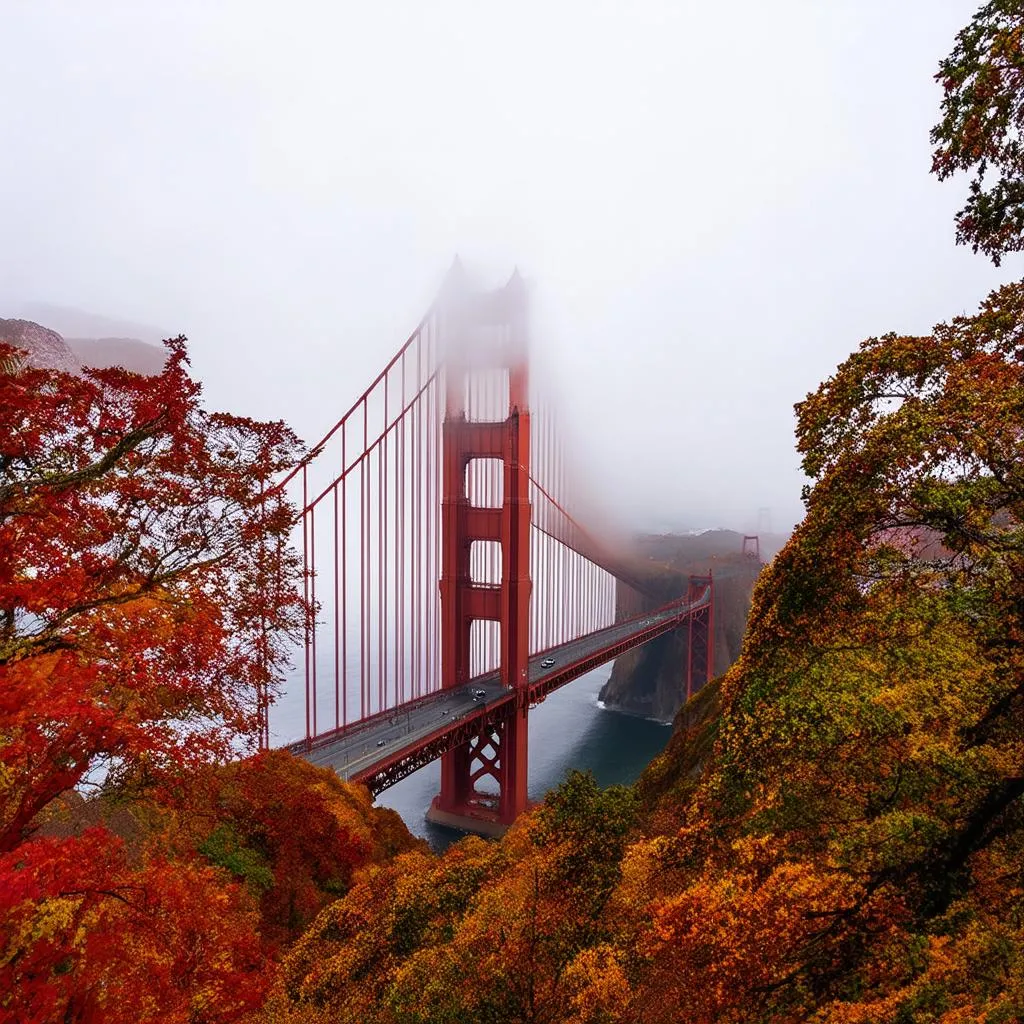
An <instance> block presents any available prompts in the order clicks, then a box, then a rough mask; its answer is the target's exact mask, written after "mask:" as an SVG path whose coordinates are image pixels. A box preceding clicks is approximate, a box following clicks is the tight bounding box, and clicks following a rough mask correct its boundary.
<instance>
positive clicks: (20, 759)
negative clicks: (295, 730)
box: [0, 338, 303, 1021]
mask: <svg viewBox="0 0 1024 1024" xmlns="http://www.w3.org/2000/svg"><path fill="white" fill-rule="evenodd" d="M167 348H168V355H167V362H166V365H165V367H164V370H163V372H162V373H161V374H159V375H158V376H154V377H142V376H139V375H137V374H133V373H129V372H127V371H125V370H121V369H107V370H91V371H87V372H85V373H83V374H81V375H72V374H68V373H63V372H60V371H56V370H47V369H39V368H34V367H32V366H31V365H29V364H28V363H26V362H23V361H22V360H20V359H17V358H9V357H10V356H11V354H12V350H11V349H10V348H7V347H0V366H2V367H3V370H2V371H0V891H2V892H3V893H4V897H5V905H4V908H3V913H4V924H5V926H4V927H3V928H2V929H0V947H2V948H0V965H2V968H3V971H4V982H5V983H4V985H3V986H2V994H0V1014H6V1015H7V1016H8V1017H11V1015H13V1019H17V1020H19V1021H34V1020H40V1021H43V1020H52V1019H64V1020H92V1019H104V1020H106V1019H115V1018H114V1017H113V1016H103V1013H106V1012H107V1011H103V1012H101V1011H100V1010H99V1009H97V1006H98V1005H99V1004H97V1002H96V1000H97V999H99V1000H100V1002H103V1001H104V1000H115V999H117V998H119V997H118V992H120V991H121V990H122V988H123V986H125V985H130V984H135V982H129V976H131V977H133V978H135V979H136V982H138V985H139V986H140V987H138V989H137V991H136V990H133V991H136V995H137V998H135V997H133V998H132V999H128V1000H127V1001H126V1002H124V1003H123V1009H124V1012H125V1013H126V1014H128V1017H126V1018H125V1019H129V1018H130V1016H131V1014H132V1013H134V1014H135V1016H134V1018H131V1019H135V1020H148V1019H160V1020H175V1019H182V1020H184V1019H191V1018H190V1017H189V1015H190V1014H193V1013H194V1011H196V1007H197V1006H199V1005H200V1004H201V1005H202V1006H203V1007H205V1008H204V1009H203V1019H207V1020H217V1019H222V1015H225V1014H226V1016H223V1019H228V1018H229V1017H230V1016H231V1014H237V1013H240V1012H242V1011H243V1010H244V1009H245V1008H246V1007H251V1005H252V999H251V998H250V996H251V995H252V993H253V992H255V991H258V990H260V984H261V983H258V982H254V983H253V984H254V985H255V988H253V987H252V986H249V987H248V988H246V989H245V991H246V992H248V993H249V994H248V995H246V994H245V992H240V990H238V985H239V984H241V982H240V981H239V979H240V978H242V976H243V975H245V976H249V975H254V972H255V974H258V973H259V971H258V969H257V968H256V967H254V966H253V957H254V956H255V954H254V952H253V950H254V949H256V948H257V947H258V941H257V939H256V938H255V931H254V929H253V925H252V920H253V918H252V912H251V908H249V907H248V905H247V904H246V902H245V898H244V896H243V894H242V890H241V889H240V888H239V886H237V885H234V884H233V883H230V882H229V881H228V879H227V878H226V876H224V875H223V874H222V873H221V872H219V871H218V870H217V869H215V868H213V867H210V866H206V867H203V866H201V865H199V864H198V863H190V862H188V860H187V858H185V859H179V860H178V861H168V860H166V858H165V857H163V856H162V855H161V853H160V852H159V851H158V850H144V851H142V852H141V853H138V854H136V856H135V857H134V860H133V859H131V858H128V859H126V855H125V854H124V852H123V850H122V848H121V844H120V841H119V840H118V839H117V837H115V836H112V835H111V834H110V833H109V832H108V831H107V830H105V829H103V828H100V829H99V830H98V831H96V832H94V833H91V834H89V835H88V836H87V835H83V836H81V837H70V838H66V839H54V838H44V837H40V838H33V835H34V833H35V832H36V831H37V829H38V828H39V827H40V825H41V823H42V822H44V821H45V819H46V815H47V812H48V809H50V808H52V807H53V805H54V801H55V799H56V798H57V797H59V796H60V794H62V793H64V792H66V791H68V790H69V789H71V788H73V787H86V788H89V787H92V788H97V787H98V788H102V789H103V790H104V791H105V792H108V793H110V792H119V793H121V794H122V796H125V797H127V796H138V795H139V794H143V793H145V794H147V795H148V796H149V797H150V798H153V799H158V800H159V801H161V802H162V803H163V804H164V805H165V806H168V807H173V806H174V805H175V803H176V802H177V803H180V801H181V800H182V798H183V797H184V795H185V794H186V793H187V789H188V787H187V781H188V779H189V773H190V772H192V771H193V770H194V769H195V768H196V767H197V766H202V765H207V764H210V763H215V762H217V761H218V760H224V759H226V758H227V757H228V756H229V755H232V754H238V753H240V752H242V751H244V750H245V748H246V746H248V745H254V744H255V740H256V737H257V733H258V727H259V724H260V721H261V716H262V714H263V713H265V706H266V701H267V699H268V698H269V696H270V695H271V694H272V692H273V689H274V686H275V684H276V680H277V679H278V678H279V675H280V672H281V669H282V666H283V664H284V661H285V658H286V653H287V650H288V647H289V644H290V643H291V642H292V641H294V639H295V637H296V635H297V630H298V629H299V628H300V626H301V624H302V622H303V606H302V603H301V600H300V597H299V595H298V591H297V588H296V580H297V572H298V569H297V562H296V558H295V555H294V554H293V553H292V552H291V551H290V550H289V548H288V546H287V539H288V535H289V532H290V530H291V528H292V524H293V523H294V520H295V514H294V512H293V510H292V509H291V508H290V507H289V506H288V504H287V503H286V502H285V501H284V500H283V498H282V496H281V495H280V494H279V493H277V492H276V491H275V490H274V489H273V483H274V481H275V479H276V478H277V477H278V475H279V474H280V472H281V471H282V470H284V469H285V468H287V467H290V466H291V465H293V464H294V463H295V461H296V459H297V458H299V457H300V455H301V449H300V446H299V443H298V441H297V439H296V438H295V437H294V435H293V434H292V433H291V431H289V430H288V428H287V427H285V426H284V425H283V424H281V423H259V422H256V421H253V420H250V419H246V418H243V417H238V416H231V415H227V414H222V413H210V412H207V411H206V410H205V409H203V407H202V406H201V404H200V401H199V397H200V389H199V386H198V385H197V384H196V383H195V382H194V381H192V380H191V378H190V377H189V375H188V372H187V358H186V352H185V344H184V339H182V338H179V339H176V340H175V341H172V342H169V343H168V345H167ZM218 888H219V890H220V892H219V895H217V896H216V898H214V896H213V891H214V890H216V889H218ZM207 905H208V909H206V910H204V906H207ZM218 908H219V909H218ZM221 912H223V915H224V916H223V920H221V919H220V918H219V917H218V914H219V913H221ZM207 914H209V915H211V916H212V917H213V918H215V919H216V920H215V921H211V922H210V927H211V928H213V929H214V931H219V933H220V935H221V940H222V941H220V943H219V945H220V951H219V952H218V953H217V954H216V956H214V953H213V949H212V947H211V946H209V945H207V944H206V940H202V939H201V936H200V935H199V934H198V933H196V934H195V940H196V941H197V942H199V945H200V947H202V948H201V950H197V952H196V954H195V955H196V957H197V958H200V959H201V958H202V957H209V958H211V963H210V964H208V965H206V967H203V966H202V965H201V964H198V963H197V965H196V968H195V969H196V970H197V971H198V972H199V974H201V973H202V971H203V970H206V969H207V968H209V970H213V971H215V972H217V971H219V972H221V976H222V977H227V976H233V977H235V978H236V981H235V982H234V983H225V985H224V986H222V987H219V988H218V987H217V986H215V990H216V991H214V990H210V991H209V992H206V994H205V995H202V994H201V992H200V989H202V986H201V985H199V983H198V982H197V983H196V984H195V985H193V984H192V982H191V981H190V980H189V979H190V978H191V977H193V975H192V974H190V973H189V971H190V970H191V968H190V969H189V970H186V969H185V968H184V967H183V966H181V965H180V964H177V962H176V961H175V960H174V956H176V955H177V954H178V953H185V951H186V950H187V948H188V942H186V941H185V939H184V935H185V933H186V932H187V931H188V930H189V929H193V931H194V930H195V928H196V927H197V922H198V921H200V920H201V919H202V918H203V916H205V915H207ZM239 915H240V916H239ZM247 915H248V916H247ZM190 918H194V921H193V922H192V923H190ZM246 922H248V923H246ZM140 929H141V930H140ZM98 930H102V931H103V932H104V933H105V934H107V936H108V940H107V942H106V944H104V941H103V940H102V939H101V937H100V931H98ZM144 936H148V938H144ZM188 941H192V940H188ZM153 943H156V944H157V946H159V945H160V944H161V943H163V944H164V946H165V947H166V949H167V950H168V956H169V957H170V959H168V960H166V961H165V970H164V974H163V975H161V974H160V972H159V971H158V969H157V967H156V959H154V957H155V955H156V954H155V953H153V950H154V949H155V948H156V947H154V945H153ZM216 944H217V943H216V942H214V945H216ZM101 947H102V948H101ZM118 950H120V952H118ZM151 954H152V955H151ZM117 957H121V958H122V960H121V962H122V964H123V966H124V970H125V972H126V973H124V974H123V975H122V974H121V973H120V972H119V970H118V969H115V968H114V967H111V966H110V965H111V964H112V963H113V959H116V958H117ZM111 958H113V959H111ZM133 958H134V960H135V961H137V963H138V965H140V967H139V971H141V973H139V971H135V969H134V968H132V969H129V968H128V966H127V965H128V964H129V962H131V961H132V960H133ZM157 959H158V958H157ZM256 959H257V960H258V959H259V957H258V956H256ZM213 960H216V964H214V963H213V962H212V961H213ZM100 964H106V965H107V966H106V967H104V968H102V969H101V968H100V967H99V966H98V965H100ZM147 965H148V966H147ZM133 971H134V972H135V973H132V972H133ZM238 972H241V973H240V974H239V973H238ZM199 974H196V975H195V977H199ZM147 977H148V978H149V979H150V980H152V982H153V986H154V987H153V988H151V989H150V990H149V994H148V995H147V994H146V991H145V978H147ZM161 977H164V978H165V980H166V985H167V986H169V987H168V988H167V992H176V993H177V995H176V996H175V998H173V999H172V998H170V996H168V997H167V999H166V1000H164V999H162V998H159V997H158V996H157V995H155V994H154V993H156V992H157V991H158V990H159V984H158V980H159V978H161ZM160 983H161V984H162V982H160ZM204 984H205V983H204ZM218 985H219V983H218ZM243 987H244V986H243ZM233 988H234V989H235V991H232V989H233ZM204 991H205V990H204ZM90 993H93V994H92V995H90ZM211 993H212V994H211ZM217 993H219V994H217ZM100 994H102V997H101V995H100ZM197 999H198V1000H200V1004H197V1003H195V1000H197Z"/></svg>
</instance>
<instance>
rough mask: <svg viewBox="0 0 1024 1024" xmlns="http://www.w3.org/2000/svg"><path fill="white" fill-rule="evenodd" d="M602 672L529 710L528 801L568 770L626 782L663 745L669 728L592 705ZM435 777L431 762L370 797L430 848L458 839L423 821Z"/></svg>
mask: <svg viewBox="0 0 1024 1024" xmlns="http://www.w3.org/2000/svg"><path fill="white" fill-rule="evenodd" d="M610 672H611V666H610V665H608V666H603V667H602V668H600V669H597V670H596V671H594V672H590V673H589V674H587V675H585V676H583V677H581V678H580V679H578V680H576V681H575V682H573V683H571V684H570V685H569V686H566V687H564V688H562V689H561V690H558V691H556V692H555V693H553V694H551V695H550V696H549V697H548V698H547V700H545V701H544V702H543V703H542V704H540V705H539V706H537V707H536V708H534V710H533V711H531V712H530V772H529V795H530V799H531V800H542V799H543V797H544V794H545V793H546V792H547V791H548V790H550V789H553V788H554V787H555V786H557V785H559V784H560V783H561V782H563V781H564V780H565V778H566V776H567V775H568V774H569V772H571V771H572V770H573V769H579V770H580V771H591V772H593V774H594V777H595V778H596V779H597V782H598V784H599V785H600V786H611V785H615V784H627V783H631V782H634V781H635V780H636V779H637V778H638V777H639V775H640V773H641V772H642V771H643V770H644V768H645V767H646V766H647V765H648V764H649V763H650V761H651V759H652V758H654V757H655V756H657V755H658V754H659V753H661V751H662V750H663V749H664V748H665V745H666V744H667V743H668V738H669V735H670V734H671V728H670V727H669V726H667V725H663V724H661V723H660V722H652V721H649V720H647V719H643V718H637V717H635V716H632V715H624V714H620V713H619V712H616V711H612V710H606V709H604V708H601V707H600V706H599V705H598V703H597V695H598V693H599V692H600V689H601V686H602V685H603V684H604V682H605V681H606V680H607V678H608V676H609V674H610ZM440 772H441V769H440V764H439V762H436V761H435V762H434V763H433V764H429V765H427V766H426V767H425V768H422V769H420V771H418V772H415V773H414V774H412V775H410V776H409V777H408V778H406V779H403V780H402V781H401V782H399V783H398V784H397V785H395V786H392V787H391V788H390V789H388V790H385V792H383V793H381V795H380V797H379V798H378V803H379V804H380V805H381V806H383V807H391V808H393V809H394V810H396V811H398V813H399V814H401V816H402V818H403V820H404V821H405V823H406V825H407V826H408V827H409V830H410V831H411V832H412V833H413V834H414V835H418V836H422V837H423V838H424V839H426V840H427V842H428V843H429V844H430V846H431V847H432V848H433V849H434V850H437V851H440V850H443V849H445V848H446V847H448V846H449V845H450V844H451V843H453V842H455V841H457V840H458V839H460V838H462V833H460V832H456V831H454V830H452V829H447V828H443V827H441V826H439V825H434V824H432V823H430V822H428V821H426V819H425V818H424V815H425V813H426V810H427V807H428V806H429V805H430V801H431V800H432V799H433V797H434V796H435V794H436V793H437V791H438V788H439V787H440V780H441V774H440Z"/></svg>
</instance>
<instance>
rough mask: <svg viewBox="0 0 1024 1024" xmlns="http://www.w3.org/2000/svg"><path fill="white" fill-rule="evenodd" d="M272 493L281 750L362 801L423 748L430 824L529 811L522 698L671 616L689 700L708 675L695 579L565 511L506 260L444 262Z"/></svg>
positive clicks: (264, 735)
mask: <svg viewBox="0 0 1024 1024" xmlns="http://www.w3.org/2000/svg"><path fill="white" fill-rule="evenodd" d="M281 486H282V487H286V488H288V489H289V493H290V494H294V496H295V498H296V500H297V503H298V504H299V505H300V507H301V509H302V516H301V534H302V542H301V543H302V559H303V585H304V590H305V595H304V596H305V598H306V601H307V603H308V605H309V607H310V608H311V609H313V610H314V614H312V615H311V616H310V618H309V621H308V624H307V628H306V636H305V644H304V658H303V664H302V674H303V683H304V705H305V735H304V736H303V737H302V738H301V739H299V740H297V741H296V742H294V743H292V744H290V746H289V748H290V749H291V750H292V751H293V752H295V753H297V754H299V755H301V756H304V757H307V758H309V759H311V760H313V761H315V762H317V763H320V764H325V765H330V766H332V767H334V768H335V769H336V770H337V771H338V772H339V773H340V774H341V775H342V776H343V777H345V778H348V779H352V780H355V781H361V782H364V783H365V784H366V785H367V786H368V787H369V788H370V789H371V791H372V792H374V793H375V794H376V793H379V792H380V791H382V790H383V789H386V788H387V787H388V786H390V785H392V784H393V783H395V782H397V781H398V780H399V779H401V778H404V777H405V776H406V775H409V774H411V773H412V772H413V771H416V770H417V769H418V768H421V767H422V766H423V765H425V764H428V763H429V762H431V761H433V760H436V759H438V758H439V759H440V760H441V786H440V792H439V793H438V795H437V797H436V798H435V799H434V801H433V804H432V806H431V808H430V811H429V812H428V817H430V818H432V819H433V820H435V821H438V822H441V823H444V824H448V825H454V826H456V827H459V828H464V829H468V830H471V831H484V832H487V831H492V832H497V831H501V830H502V829H503V828H505V827H507V826H508V825H509V824H510V823H511V822H512V821H513V820H514V819H515V818H516V816H517V815H518V814H520V813H521V812H522V811H523V810H524V809H525V807H526V803H527V797H526V779H527V758H528V751H529V744H528V738H529V728H528V725H529V711H530V709H531V707H534V706H536V704H537V703H538V702H540V701H542V700H543V699H544V698H545V696H547V694H549V693H550V692H552V691H553V690H555V689H557V688H558V687H561V686H564V685H566V684H567V683H569V682H571V681H572V680H574V679H576V678H578V677H579V676H581V675H583V674H584V673H586V672H589V671H591V670H593V669H594V668H597V667H598V666H600V665H602V664H604V663H606V662H609V661H612V660H614V659H615V658H616V657H618V656H619V655H620V654H623V653H625V652H626V651H628V650H630V649H632V648H634V647H638V646H640V645H641V644H646V643H649V642H650V641H652V640H654V639H655V638H657V637H659V636H661V635H663V634H664V633H666V632H669V631H670V630H679V629H684V630H686V633H687V645H686V650H687V652H688V653H687V660H686V666H685V681H684V682H685V690H686V694H687V696H688V697H689V696H690V695H691V694H692V693H693V692H695V691H696V690H698V689H700V688H701V687H702V686H703V685H704V683H705V682H706V681H707V680H708V679H709V678H710V677H711V675H712V674H713V665H712V648H713V643H712V637H713V617H714V583H713V580H712V578H711V576H710V575H708V576H693V577H689V578H685V579H684V578H681V577H680V576H679V575H678V574H677V573H674V572H672V571H671V570H669V569H668V568H667V567H659V566H652V565H651V564H650V563H648V562H642V561H640V560H639V559H637V558H635V557H632V556H631V555H630V554H629V552H628V550H627V548H628V546H627V545H622V544H617V543H615V542H613V541H609V540H608V539H607V536H604V535H599V533H598V532H597V531H595V530H594V529H593V528H588V526H587V525H586V523H585V519H586V515H585V514H584V513H583V512H582V511H581V510H580V509H579V508H577V507H575V506H574V503H573V494H574V484H573V472H572V464H571V463H570V462H569V461H568V460H567V459H566V458H565V455H564V453H563V451H562V446H561V444H560V436H559V432H558V429H557V423H556V420H555V418H554V415H553V409H552V408H551V404H550V403H548V402H545V400H544V397H543V395H542V394H541V393H540V390H539V389H538V388H537V387H536V386H534V385H533V384H532V382H531V374H530V346H529V343H528V316H527V294H526V288H525V285H524V283H523V281H522V279H521V277H520V276H519V274H518V273H514V274H513V275H512V277H511V279H510V280H509V281H508V282H507V284H506V285H505V286H504V287H502V288H499V289H496V290H492V291H481V290H478V289H475V288H473V287H472V286H471V285H470V284H469V282H468V280H467V278H466V275H465V273H464V272H463V271H462V268H461V266H460V265H459V263H458V261H456V263H455V265H454V266H453V267H452V269H451V271H450V272H449V274H448V275H447V278H446V281H445V284H444V286H443V287H442V289H441V292H440V294H439V296H438V298H437V300H436V301H435V302H434V304H433V305H432V306H431V308H430V309H429V310H428V311H427V313H426V315H425V316H424V317H423V319H422V320H421V322H420V323H419V325H418V326H417V327H416V329H415V330H414V331H413V333H412V335H411V336H410V337H409V338H408V340H407V341H406V342H405V344H404V345H402V347H401V348H400V349H399V350H398V352H397V353H396V354H395V356H394V357H393V358H392V359H391V360H390V361H389V362H388V363H387V365H386V366H385V367H384V369H383V370H382V371H381V372H380V373H379V374H378V375H377V377H376V378H375V379H374V380H373V382H372V383H371V384H370V385H369V387H367V388H366V390H365V391H364V392H363V393H362V395H360V397H359V398H358V399H357V400H356V401H355V402H354V403H353V404H352V406H351V407H350V408H349V410H348V411H347V412H346V413H345V415H344V416H342V418H341V419H340V420H338V422H337V423H336V424H335V425H334V426H333V427H332V428H331V429H330V430H329V431H328V432H327V434H326V435H325V436H324V438H323V439H322V440H321V441H320V442H319V443H318V444H317V445H316V446H315V447H314V449H313V451H312V453H311V456H310V457H309V458H308V459H306V460H305V461H304V462H303V463H301V464H300V465H299V466H298V467H296V468H295V470H294V471H293V472H292V473H291V475H290V476H289V477H288V478H287V479H286V480H285V481H284V482H283V483H282V485H281ZM746 543H747V542H746V541H745V546H746ZM680 591H682V593H680ZM652 606H654V609H655V610H650V609H651V608H652ZM645 609H647V610H645ZM268 711H269V709H268V706H267V702H266V700H265V699H264V700H263V701H262V714H261V745H263V746H269V743H270V730H269V717H268Z"/></svg>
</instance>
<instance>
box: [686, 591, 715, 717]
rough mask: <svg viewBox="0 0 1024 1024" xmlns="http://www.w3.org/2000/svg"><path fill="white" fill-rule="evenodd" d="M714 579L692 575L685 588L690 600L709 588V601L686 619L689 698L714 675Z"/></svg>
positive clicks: (695, 598)
mask: <svg viewBox="0 0 1024 1024" xmlns="http://www.w3.org/2000/svg"><path fill="white" fill-rule="evenodd" d="M714 586H715V584H714V580H713V579H712V577H711V574H710V573H709V574H708V575H707V576H691V577H690V580H689V585H688V587H687V591H686V600H687V602H695V601H699V600H700V599H701V598H702V597H703V595H704V592H705V591H706V590H710V593H709V594H708V602H707V604H706V605H705V606H704V607H703V608H701V609H700V610H699V611H697V612H694V613H693V614H692V615H690V616H689V617H688V619H687V625H686V628H687V638H686V639H687V644H686V699H687V700H689V699H690V698H691V697H692V696H693V695H694V694H695V693H697V692H698V691H700V690H702V689H703V688H704V686H705V685H706V684H707V683H709V682H710V681H711V680H712V679H713V678H714V675H715V665H714V648H715V595H714Z"/></svg>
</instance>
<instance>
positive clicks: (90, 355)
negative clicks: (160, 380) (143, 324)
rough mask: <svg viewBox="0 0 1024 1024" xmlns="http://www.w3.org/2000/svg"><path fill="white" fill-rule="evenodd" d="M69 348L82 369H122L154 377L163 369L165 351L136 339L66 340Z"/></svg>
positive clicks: (165, 356)
mask: <svg viewBox="0 0 1024 1024" xmlns="http://www.w3.org/2000/svg"><path fill="white" fill-rule="evenodd" d="M64 341H65V342H66V343H67V346H68V348H70V349H71V351H72V352H74V353H75V355H76V356H78V358H79V359H80V360H81V361H82V365H83V366H94V367H96V368H97V369H102V368H103V367H107V366H123V367H124V368H125V369H126V370H134V371H135V372H136V373H144V374H157V373H159V372H160V371H161V370H162V369H163V367H164V360H165V359H166V358H167V352H166V351H165V350H164V349H163V348H162V347H161V346H158V345H150V344H149V343H148V342H145V341H139V339H138V338H65V339H64Z"/></svg>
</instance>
